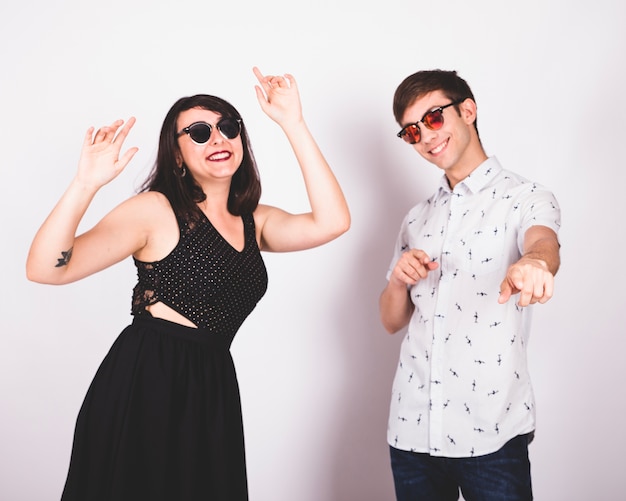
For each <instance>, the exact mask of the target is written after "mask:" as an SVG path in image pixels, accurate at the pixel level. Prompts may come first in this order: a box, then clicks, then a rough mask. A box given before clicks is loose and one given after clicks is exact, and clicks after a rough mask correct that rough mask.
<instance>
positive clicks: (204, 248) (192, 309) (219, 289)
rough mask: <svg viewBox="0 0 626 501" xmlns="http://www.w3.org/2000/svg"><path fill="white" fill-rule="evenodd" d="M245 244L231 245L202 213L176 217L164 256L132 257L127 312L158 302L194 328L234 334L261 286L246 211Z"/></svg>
mask: <svg viewBox="0 0 626 501" xmlns="http://www.w3.org/2000/svg"><path fill="white" fill-rule="evenodd" d="M242 219H243V226H244V236H245V246H244V248H243V250H242V251H241V252H239V251H237V250H236V249H235V248H234V247H232V246H231V245H230V244H229V243H228V242H227V241H226V240H225V239H224V238H223V237H222V235H220V233H219V232H218V231H217V230H216V229H215V228H214V227H213V225H212V224H211V222H210V221H209V219H208V218H207V217H206V216H205V215H204V214H202V216H201V218H200V219H199V220H198V221H192V222H188V221H186V220H184V219H183V218H181V217H179V216H178V215H177V216H176V220H177V221H178V226H179V229H180V238H179V241H178V244H177V245H176V247H175V248H174V250H173V251H172V252H171V253H170V254H169V255H168V256H167V257H165V258H164V259H162V260H160V261H155V262H152V263H146V262H143V261H139V260H137V259H135V260H134V261H135V265H136V266H137V279H138V280H137V285H136V286H135V288H134V289H133V303H132V314H133V315H150V313H149V312H148V311H147V310H146V306H148V305H151V304H154V303H157V302H162V303H164V304H166V305H167V306H169V307H170V308H172V309H173V310H175V311H177V312H178V313H180V314H181V315H183V316H184V317H186V318H187V319H189V320H191V321H192V322H193V323H194V324H195V325H196V326H197V327H199V328H203V329H208V330H209V331H210V332H214V333H216V334H220V335H224V336H228V337H230V338H231V340H232V338H233V337H234V335H235V333H236V332H237V330H238V329H239V327H240V326H241V324H242V323H243V321H244V320H245V319H246V317H247V316H248V315H249V314H250V313H251V312H252V310H253V309H254V307H255V306H256V304H257V303H258V301H259V300H260V299H261V298H262V297H263V295H264V294H265V291H266V290H267V270H266V268H265V264H264V262H263V258H262V257H261V252H260V250H259V247H258V245H257V241H256V234H255V225H254V218H253V216H252V214H247V215H244V216H242Z"/></svg>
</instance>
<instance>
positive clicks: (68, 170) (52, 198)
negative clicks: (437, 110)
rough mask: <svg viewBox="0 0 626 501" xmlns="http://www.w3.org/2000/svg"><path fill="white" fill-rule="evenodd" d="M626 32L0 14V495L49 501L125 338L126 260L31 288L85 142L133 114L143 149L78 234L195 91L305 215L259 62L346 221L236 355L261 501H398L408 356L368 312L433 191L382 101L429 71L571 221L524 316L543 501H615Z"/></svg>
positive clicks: (454, 6)
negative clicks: (225, 112) (443, 73)
mask: <svg viewBox="0 0 626 501" xmlns="http://www.w3.org/2000/svg"><path fill="white" fill-rule="evenodd" d="M625 24H626V4H624V3H623V2H621V1H620V0H596V1H594V2H588V1H582V0H574V1H572V0H557V1H546V0H541V1H540V0H528V1H525V2H503V1H499V0H483V1H473V2H470V1H467V0H458V1H437V2H435V1H431V2H424V1H411V2H396V1H394V2H381V1H372V0H360V1H356V0H355V1H341V0H333V1H317V2H306V3H304V2H303V3H299V2H297V1H294V0H290V1H287V0H282V1H281V0H270V1H267V2H263V1H260V0H241V1H237V2H235V1H232V2H229V1H226V0H223V1H221V2H211V1H204V2H201V1H197V0H193V1H192V0H177V1H176V2H171V1H168V2H164V1H156V0H152V1H147V0H146V1H134V2H133V1H132V0H124V1H121V0H111V1H109V2H86V1H83V0H81V1H79V0H66V1H56V2H48V1H44V0H33V1H31V2H3V3H2V5H1V6H0V110H1V112H2V113H1V118H2V119H1V121H0V146H1V151H2V166H1V174H0V224H1V226H0V227H1V229H2V253H1V254H0V255H1V257H2V280H1V281H0V308H1V313H2V315H1V316H0V318H1V320H0V322H1V323H0V329H1V331H0V336H1V337H0V406H1V407H0V499H2V500H3V501H22V500H23V501H35V500H37V501H39V500H56V499H58V498H59V495H60V492H61V489H62V486H63V482H64V480H65V474H66V471H67V464H68V460H69V454H70V447H71V441H72V434H73V427H74V421H75V418H76V414H77V412H78V408H79V406H80V404H81V402H82V399H83V397H84V394H85V391H86V389H87V386H88V385H89V383H90V381H91V379H92V377H93V374H94V372H95V370H96V369H97V367H98V365H99V363H100V361H101V360H102V358H103V357H104V355H105V354H106V352H107V350H108V348H109V346H110V345H111V343H112V342H113V340H114V338H115V337H116V336H117V335H118V333H119V332H120V331H121V329H122V328H123V327H124V326H125V325H126V324H127V323H128V322H129V321H130V315H129V310H130V294H131V288H132V286H133V285H134V281H135V271H134V268H133V266H132V263H131V261H130V260H127V261H125V262H123V263H121V264H119V265H117V266H115V267H113V268H111V269H109V270H106V271H104V272H102V273H100V274H99V275H97V276H93V277H90V278H88V279H85V280H83V281H82V282H79V283H76V284H72V285H68V286H64V287H51V286H43V285H38V284H33V283H29V282H27V281H26V279H25V273H24V262H25V259H26V253H27V251H28V247H29V245H30V242H31V240H32V237H33V235H34V233H35V231H36V230H37V228H38V226H39V225H40V224H41V222H42V221H43V219H44V217H45V216H46V215H47V213H48V212H49V210H50V209H51V208H52V206H53V205H54V203H55V202H56V200H57V199H58V197H59V196H60V195H61V193H62V192H63V190H64V189H65V187H66V185H67V184H68V182H69V181H70V179H71V177H72V175H73V173H74V170H75V166H76V163H77V159H78V154H79V151H80V146H81V142H82V138H83V134H84V131H85V130H86V129H87V127H89V126H90V125H94V126H96V127H97V126H100V125H103V124H108V123H110V122H112V121H113V120H115V119H117V118H125V119H126V118H128V117H129V116H131V115H134V116H136V117H137V124H136V126H135V128H134V129H133V131H132V133H131V135H130V137H129V138H128V141H127V144H128V146H133V145H136V146H138V147H139V148H140V152H139V153H138V155H137V156H136V157H135V159H134V160H133V162H132V163H131V165H130V166H129V167H128V169H127V170H126V171H125V172H124V173H123V174H122V175H121V176H120V177H119V178H118V179H116V180H115V181H114V182H113V183H112V184H111V185H108V186H107V187H105V188H104V189H103V190H102V191H101V192H100V193H99V195H98V197H97V198H96V200H95V201H94V203H93V205H92V207H91V208H90V210H89V212H88V214H87V216H86V218H85V221H84V228H87V227H89V226H91V225H92V224H93V223H94V222H95V221H97V220H98V219H99V218H100V217H102V216H103V215H104V214H105V213H106V212H107V211H108V210H110V209H111V208H112V207H114V206H115V205H116V204H117V203H119V202H120V201H122V200H123V199H125V198H127V197H129V196H131V195H132V194H133V193H134V191H135V189H136V188H137V187H138V186H139V184H140V183H141V181H142V180H143V179H144V178H145V176H146V174H147V172H148V170H149V168H150V166H151V165H152V163H153V161H154V158H155V152H156V144H157V137H158V133H159V129H160V126H161V123H162V120H163V118H164V116H165V113H166V112H167V110H168V109H169V107H170V106H171V105H172V104H173V102H174V101H175V100H176V99H178V98H179V97H181V96H184V95H190V94H194V93H198V92H202V93H210V94H215V95H218V96H221V97H223V98H225V99H227V100H229V101H231V102H232V103H233V104H234V105H235V106H236V107H237V108H238V109H239V111H240V112H241V113H242V115H243V117H244V119H245V121H246V124H247V126H248V129H249V131H250V134H251V139H252V145H253V148H254V151H255V154H256V157H257V160H258V163H259V168H260V171H261V176H262V181H263V189H264V192H263V199H262V200H263V202H265V203H269V204H274V205H278V206H281V207H283V208H285V209H287V210H290V211H294V212H297V211H301V210H306V209H307V208H308V205H307V203H306V197H305V193H304V190H303V186H302V182H301V180H300V177H299V172H298V168H297V165H296V164H295V161H294V158H293V157H292V155H291V151H290V150H289V147H288V144H287V142H286V140H285V139H284V137H283V136H282V134H281V132H280V129H279V128H278V126H276V124H274V123H273V122H271V121H270V120H269V119H268V118H267V117H266V116H265V115H264V114H263V113H262V112H261V110H260V108H259V106H258V104H257V102H256V97H255V95H254V91H253V85H254V84H255V78H254V75H253V74H252V70H251V68H252V66H254V65H258V66H259V67H260V68H261V70H262V71H263V72H265V73H283V72H290V73H293V74H294V75H295V76H296V78H297V80H298V83H299V87H300V90H301V94H302V100H303V105H304V112H305V117H306V119H307V121H308V123H309V126H310V128H311V129H312V131H313V132H314V134H315V136H316V138H317V140H318V143H319V144H320V146H321V148H322V150H323V151H324V153H325V155H326V157H327V159H328V161H329V162H330V164H331V165H332V167H333V168H334V170H335V172H336V175H337V177H338V178H339V180H340V182H341V183H342V186H343V187H344V190H345V193H346V196H347V198H348V202H349V204H350V207H351V211H352V216H353V224H352V228H351V230H350V231H349V232H348V233H347V234H346V235H344V236H342V237H341V238H340V239H338V240H336V241H334V242H332V243H330V244H328V245H326V246H324V247H321V248H318V249H314V250H311V251H306V252H300V253H294V254H285V255H266V256H265V258H266V262H267V266H268V269H269V274H270V286H269V291H268V293H267V295H266V296H265V297H264V299H263V300H262V301H261V303H260V304H259V306H258V308H257V309H256V310H255V311H254V312H253V314H252V315H251V316H250V317H249V319H248V320H247V321H246V323H245V324H244V326H243V328H242V329H241V331H240V333H239V335H238V337H237V338H236V340H235V343H234V345H233V355H234V358H235V362H236V365H237V369H238V374H239V378H240V384H241V390H242V399H243V411H244V421H245V429H246V443H247V454H248V470H249V482H250V493H251V500H252V501H293V500H297V501H352V500H359V501H386V500H391V499H393V487H392V481H391V473H390V469H389V465H388V457H387V445H386V442H385V433H386V419H387V409H388V399H389V393H390V385H391V379H392V376H393V373H394V370H395V365H396V360H397V353H398V346H399V342H400V340H401V335H396V336H395V337H392V336H389V335H387V334H385V333H384V331H383V329H382V327H381V325H380V323H379V320H378V309H377V308H378V307H377V301H378V295H379V293H380V291H381V289H382V288H383V286H384V283H385V278H384V277H385V273H386V270H387V266H388V262H389V259H390V257H391V250H392V245H393V241H394V239H395V236H396V231H397V229H398V228H399V224H400V222H401V219H402V216H403V215H404V214H405V212H406V211H407V210H408V209H409V208H410V207H411V206H412V205H413V204H415V203H416V202H418V201H419V200H421V199H423V198H425V197H426V196H428V195H429V194H430V193H431V192H432V191H433V189H434V187H435V185H436V182H437V180H438V177H439V175H440V173H439V172H438V171H437V170H436V168H435V167H433V166H431V165H427V164H425V163H424V162H423V161H422V160H421V159H420V158H419V157H418V155H417V154H416V153H415V152H414V151H413V150H412V149H411V148H410V147H408V146H407V145H406V144H404V143H402V142H401V141H400V140H399V139H397V138H396V137H395V133H396V132H397V129H398V126H397V125H396V124H395V122H394V120H393V116H392V113H391V100H392V95H393V92H394V90H395V88H396V86H397V85H398V84H399V83H400V81H401V80H402V79H403V78H404V77H406V76H407V75H409V74H411V73H413V72H415V71H417V70H420V69H431V68H443V69H456V70H457V71H459V73H460V75H461V76H462V77H464V78H465V79H467V81H468V82H469V84H470V86H471V87H472V89H473V91H474V93H475V96H476V99H477V102H478V109H479V113H478V114H479V129H480V132H481V137H482V139H483V143H484V145H485V147H486V150H487V153H488V154H489V155H496V156H497V157H498V159H499V160H500V161H501V163H502V164H503V165H504V166H505V167H506V168H508V169H511V170H514V171H517V172H519V173H520V174H522V175H524V176H526V177H528V178H530V179H532V180H534V181H538V182H540V183H542V184H545V185H547V186H548V187H550V188H552V190H553V191H554V192H555V194H556V196H557V198H558V199H559V201H560V203H561V206H562V211H563V226H562V232H561V241H562V245H563V248H562V261H563V262H562V268H561V271H560V273H559V275H558V277H557V285H556V294H555V297H554V298H553V300H552V301H551V302H550V303H549V304H547V305H545V306H540V307H537V308H536V309H535V317H534V324H533V326H534V329H533V332H532V335H531V342H530V346H529V351H530V363H531V374H532V376H533V381H534V384H535V389H536V394H537V400H538V402H537V412H538V431H537V437H536V440H535V442H534V443H533V444H532V445H531V461H532V468H533V475H534V488H535V494H536V499H538V500H540V501H543V500H550V501H561V500H562V501H588V500H594V501H602V500H614V499H617V498H620V497H621V496H624V493H623V465H624V459H623V454H624V448H625V446H626V431H625V427H624V414H625V411H626V398H625V395H624V393H625V392H624V382H625V377H624V363H623V359H624V352H625V351H626V340H625V339H626V338H625V336H624V334H626V332H625V331H626V329H625V321H624V309H625V307H626V302H625V301H624V294H623V286H624V282H625V279H626V276H625V273H624V266H623V252H624V244H625V243H626V242H625V238H624V221H623V218H624V215H625V214H626V205H625V202H624V200H625V196H624V190H625V189H626V188H625V175H624V168H625V165H624V163H625V162H624V157H623V149H624V137H625V134H624V133H625V132H626V131H625V126H624V119H625V114H626V97H625V96H626V76H625V70H626V68H625V62H624V61H625V54H626V51H625V49H626V36H625V32H626V30H625V26H624V25H625Z"/></svg>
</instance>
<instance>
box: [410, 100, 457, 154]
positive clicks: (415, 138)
mask: <svg viewBox="0 0 626 501" xmlns="http://www.w3.org/2000/svg"><path fill="white" fill-rule="evenodd" d="M462 102H463V100H459V101H453V102H452V103H450V104H446V105H445V106H439V108H435V109H434V110H431V111H429V112H428V113H426V114H424V116H423V117H422V119H421V120H418V121H417V122H415V123H412V124H408V125H405V126H404V127H402V130H401V131H400V132H398V137H400V138H402V139H404V140H405V141H406V142H407V143H409V144H417V143H419V142H420V139H422V132H421V131H420V127H419V124H420V123H423V124H424V127H426V128H427V129H430V130H439V129H441V127H443V110H445V109H446V108H448V107H450V106H454V105H455V104H459V103H462Z"/></svg>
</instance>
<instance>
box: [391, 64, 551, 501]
mask: <svg viewBox="0 0 626 501" xmlns="http://www.w3.org/2000/svg"><path fill="white" fill-rule="evenodd" d="M393 110H394V115H395V118H396V120H397V122H398V123H399V124H400V126H401V127H402V129H401V131H400V132H399V133H398V136H399V137H400V138H402V139H403V140H404V141H406V142H407V143H409V144H411V145H412V146H413V148H414V149H415V150H416V151H417V152H418V153H419V154H420V155H421V156H422V157H423V158H425V159H426V160H428V161H429V162H431V163H432V164H434V165H436V166H437V167H439V168H440V169H441V170H442V171H443V174H444V176H443V177H442V180H441V183H440V185H439V188H438V189H437V191H436V192H435V193H434V195H432V197H430V198H429V199H428V200H426V201H425V202H422V203H419V204H418V205H416V206H415V207H413V208H412V209H411V210H410V211H409V213H408V214H407V216H406V217H405V219H404V221H403V223H402V226H401V228H400V233H399V236H398V239H397V242H396V246H395V251H394V255H393V259H392V261H391V266H390V268H389V271H388V274H387V279H388V283H387V286H386V287H385V289H384V290H383V292H382V294H381V297H380V314H381V320H382V323H383V325H384V327H385V329H386V330H387V331H388V332H390V333H395V332H397V331H399V330H401V329H403V328H404V327H406V326H407V325H408V331H407V333H406V337H405V339H404V341H403V343H402V346H401V352H400V361H399V364H398V368H397V372H396V376H395V379H394V383H393V391H392V399H391V408H390V416H389V428H388V441H389V444H390V450H391V466H392V470H393V476H394V482H395V488H396V496H397V499H398V500H399V501H405V500H410V501H415V500H437V501H446V500H456V499H458V497H459V489H460V490H461V492H462V493H463V496H464V498H465V499H466V500H467V501H472V500H478V499H480V500H483V501H485V500H493V501H503V500H529V499H532V489H531V480H530V463H529V460H528V444H529V442H530V440H531V438H532V435H533V432H534V429H535V404H534V399H533V391H532V387H531V383H530V378H529V375H528V370H527V363H526V341H527V338H528V333H529V323H530V313H531V311H530V308H529V305H531V304H534V303H545V302H546V301H548V300H549V299H550V298H551V296H552V292H553V283H554V275H555V274H556V272H557V270H558V268H559V264H560V259H559V242H558V239H557V231H558V229H559V225H560V210H559V207H558V204H557V201H556V199H555V197H554V196H553V194H552V193H550V192H549V191H548V190H546V189H545V188H543V187H541V186H540V185H538V184H536V183H533V182H529V181H528V180H526V179H524V178H523V177H521V176H518V175H517V174H514V173H512V172H510V171H506V170H504V169H503V168H502V167H501V166H500V164H499V163H498V160H497V159H496V158H495V157H488V156H487V155H486V154H485V151H484V149H483V147H482V144H481V142H480V138H479V135H478V129H477V126H476V102H475V100H474V96H473V94H472V92H471V90H470V88H469V86H468V85H467V83H466V82H465V81H464V80H463V79H462V78H460V77H459V76H458V75H457V74H456V72H455V71H442V70H433V71H420V72H417V73H415V74H413V75H411V76H409V77H407V78H406V79H405V80H404V81H403V82H402V83H401V84H400V86H399V87H398V88H397V90H396V93H395V96H394V103H393Z"/></svg>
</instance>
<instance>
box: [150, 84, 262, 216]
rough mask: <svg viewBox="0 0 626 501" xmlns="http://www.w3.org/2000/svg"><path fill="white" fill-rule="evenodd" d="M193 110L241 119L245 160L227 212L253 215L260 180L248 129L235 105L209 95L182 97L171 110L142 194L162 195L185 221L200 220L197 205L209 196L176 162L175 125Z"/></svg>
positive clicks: (162, 130)
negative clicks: (157, 193) (181, 115)
mask: <svg viewBox="0 0 626 501" xmlns="http://www.w3.org/2000/svg"><path fill="white" fill-rule="evenodd" d="M192 108H201V109H205V110H209V111H212V112H214V113H218V114H220V115H221V117H222V118H227V117H228V118H235V119H238V120H241V134H240V135H241V143H242V145H243V160H242V161H241V165H240V166H239V169H237V171H236V172H235V174H234V175H233V178H232V181H231V185H230V193H229V195H228V211H229V212H230V213H231V214H233V215H235V216H240V215H242V214H247V213H251V212H253V211H254V210H255V209H256V207H257V205H258V203H259V199H260V197H261V181H260V179H259V172H258V170H257V166H256V161H255V160H254V155H253V154H252V148H251V146H250V139H249V137H248V133H247V131H246V126H245V124H244V122H243V120H242V119H241V115H240V114H239V112H238V111H237V110H236V109H235V107H234V106H233V105H231V104H230V103H228V102H227V101H225V100H224V99H221V98H219V97H215V96H209V95H207V94H197V95H195V96H190V97H183V98H181V99H179V100H178V101H176V102H175V103H174V105H173V106H172V107H171V108H170V110H169V111H168V113H167V115H166V116H165V120H164V121H163V126H162V127H161V135H160V137H159V150H158V152H157V158H156V162H155V164H154V166H153V167H152V171H151V172H150V174H149V175H148V178H147V179H146V181H145V182H144V183H143V185H142V186H141V188H140V190H139V191H140V192H144V191H158V192H160V193H163V194H164V195H165V196H166V197H167V199H168V200H169V202H170V204H171V205H172V208H173V210H174V212H175V213H176V214H177V215H179V216H181V217H183V218H185V219H188V220H197V218H198V217H200V214H201V212H200V208H199V207H198V203H199V202H202V201H204V200H206V194H205V193H204V192H203V191H202V188H201V187H200V185H198V184H197V183H196V181H195V180H194V178H193V175H192V174H191V172H189V170H187V173H186V175H184V176H183V175H182V172H181V169H180V166H179V164H178V163H177V158H180V148H179V146H178V138H177V133H178V130H177V124H176V122H177V120H178V116H179V115H180V113H182V112H183V111H186V110H189V109H192Z"/></svg>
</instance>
